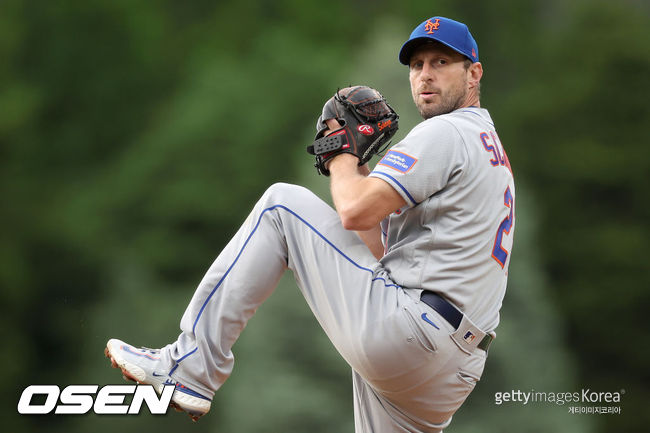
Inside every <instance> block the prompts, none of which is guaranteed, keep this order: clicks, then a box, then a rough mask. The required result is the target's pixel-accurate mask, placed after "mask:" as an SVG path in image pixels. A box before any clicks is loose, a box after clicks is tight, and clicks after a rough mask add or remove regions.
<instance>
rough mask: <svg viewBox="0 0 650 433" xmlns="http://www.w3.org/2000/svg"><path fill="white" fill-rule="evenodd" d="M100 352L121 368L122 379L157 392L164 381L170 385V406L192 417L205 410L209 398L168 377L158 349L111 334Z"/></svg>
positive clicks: (208, 406)
mask: <svg viewBox="0 0 650 433" xmlns="http://www.w3.org/2000/svg"><path fill="white" fill-rule="evenodd" d="M104 354H105V355H106V357H107V358H109V359H110V360H111V365H112V366H113V368H119V369H121V370H122V375H123V376H124V378H125V379H126V380H133V381H135V382H138V383H141V384H147V385H153V387H154V389H155V390H156V392H157V393H158V394H160V393H162V390H163V387H164V386H165V385H174V386H175V387H176V390H175V391H174V394H173V396H172V401H171V403H170V406H172V407H173V408H174V409H176V410H178V411H183V412H187V413H188V415H189V416H190V418H192V421H196V420H198V419H199V418H200V417H201V416H203V415H205V414H206V413H208V411H209V410H210V404H211V403H212V401H211V400H210V399H209V398H207V397H204V396H203V395H201V394H199V393H198V392H196V391H193V390H191V389H190V388H188V387H186V386H185V385H183V384H181V383H178V382H177V381H175V380H174V379H172V378H171V377H170V376H169V374H168V371H166V370H162V369H161V366H160V365H159V364H160V350H159V349H148V348H146V347H141V348H137V347H133V346H131V345H130V344H127V343H125V342H123V341H120V340H117V339H115V338H112V339H110V340H108V343H106V349H105V350H104Z"/></svg>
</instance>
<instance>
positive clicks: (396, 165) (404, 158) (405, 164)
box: [377, 150, 418, 173]
mask: <svg viewBox="0 0 650 433" xmlns="http://www.w3.org/2000/svg"><path fill="white" fill-rule="evenodd" d="M416 162H418V160H417V159H416V158H413V157H412V156H410V155H407V154H405V153H402V152H398V151H396V150H389V151H388V153H386V155H385V156H384V157H383V158H382V159H381V160H380V161H379V162H378V163H377V164H378V165H385V166H386V167H390V168H392V169H393V170H397V171H399V172H400V173H406V172H407V171H409V170H410V169H412V168H413V166H414V165H415V163H416Z"/></svg>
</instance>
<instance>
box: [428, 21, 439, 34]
mask: <svg viewBox="0 0 650 433" xmlns="http://www.w3.org/2000/svg"><path fill="white" fill-rule="evenodd" d="M438 27H440V18H436V20H435V21H434V22H432V21H431V20H430V19H428V20H427V22H426V23H424V31H425V32H427V34H428V35H432V34H433V32H434V31H436V30H438Z"/></svg>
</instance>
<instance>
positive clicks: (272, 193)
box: [262, 182, 313, 205]
mask: <svg viewBox="0 0 650 433" xmlns="http://www.w3.org/2000/svg"><path fill="white" fill-rule="evenodd" d="M311 195H313V193H312V192H311V191H309V190H308V189H307V188H304V187H302V186H299V185H293V184H289V183H282V182H278V183H274V184H273V185H271V186H270V187H268V189H267V190H266V191H265V192H264V195H263V196H262V198H263V201H264V202H265V203H266V204H268V205H277V204H283V205H290V204H292V203H301V202H304V201H305V200H308V197H309V196H311Z"/></svg>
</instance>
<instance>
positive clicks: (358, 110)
mask: <svg viewBox="0 0 650 433" xmlns="http://www.w3.org/2000/svg"><path fill="white" fill-rule="evenodd" d="M329 119H336V120H338V122H339V123H340V124H341V125H342V126H341V128H340V129H337V130H335V131H333V132H332V133H331V134H329V135H328V136H327V137H325V136H324V135H325V131H326V130H327V129H328V127H327V125H326V123H325V121H326V120H329ZM398 119H399V116H398V115H397V113H395V110H393V109H392V108H391V106H390V105H388V103H387V102H386V99H385V98H384V97H383V96H382V95H381V94H380V93H379V92H378V91H376V90H375V89H373V88H370V87H367V86H353V87H346V88H345V89H341V90H339V91H337V92H336V94H335V95H334V96H332V97H331V98H330V99H329V100H328V101H327V102H326V103H325V105H324V106H323V114H321V116H320V117H319V118H318V121H317V122H316V131H317V133H316V138H315V141H314V143H313V144H311V145H309V146H307V152H309V153H310V154H312V155H315V156H316V164H314V165H315V167H316V169H317V170H318V173H319V174H324V175H325V176H329V174H330V172H329V170H328V169H327V163H328V161H329V160H331V159H332V158H334V157H335V156H336V155H339V154H341V153H351V154H353V155H355V156H356V157H357V158H359V165H363V164H365V163H366V162H368V161H369V160H370V158H372V157H373V155H375V154H377V153H380V152H382V151H383V150H384V149H385V148H386V147H387V146H388V145H389V144H390V139H391V138H392V137H393V135H395V133H396V132H397V128H398V122H397V120H398Z"/></svg>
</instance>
